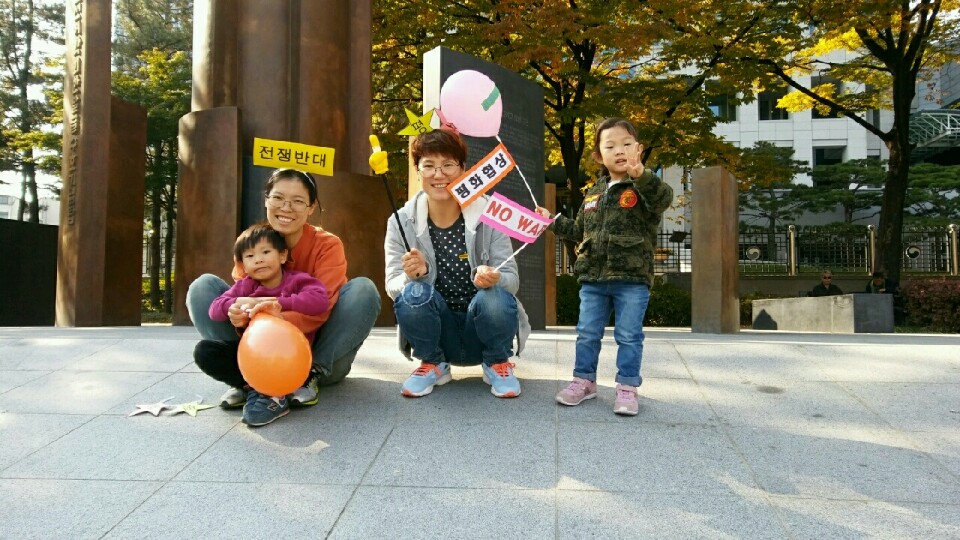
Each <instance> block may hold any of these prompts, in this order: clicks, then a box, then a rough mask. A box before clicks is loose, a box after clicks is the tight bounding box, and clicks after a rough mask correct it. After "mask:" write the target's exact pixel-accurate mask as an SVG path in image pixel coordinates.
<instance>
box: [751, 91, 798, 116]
mask: <svg viewBox="0 0 960 540" xmlns="http://www.w3.org/2000/svg"><path fill="white" fill-rule="evenodd" d="M785 95H787V91H786V90H785V89H780V88H778V89H774V90H764V91H763V92H760V93H759V94H757V106H758V107H759V109H760V120H788V119H789V118H790V113H788V112H787V110H786V109H781V108H780V107H777V101H779V100H780V98H782V97H783V96H785Z"/></svg>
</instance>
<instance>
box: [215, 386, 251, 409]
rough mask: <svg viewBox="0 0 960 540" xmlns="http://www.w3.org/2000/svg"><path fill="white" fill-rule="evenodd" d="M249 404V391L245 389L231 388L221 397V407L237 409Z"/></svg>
mask: <svg viewBox="0 0 960 540" xmlns="http://www.w3.org/2000/svg"><path fill="white" fill-rule="evenodd" d="M246 402H247V391H246V390H244V389H243V388H230V389H229V390H227V391H226V392H224V393H223V395H222V396H220V407H222V408H224V409H236V408H238V407H243V405H244V404H245V403H246Z"/></svg>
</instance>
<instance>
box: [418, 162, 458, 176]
mask: <svg viewBox="0 0 960 540" xmlns="http://www.w3.org/2000/svg"><path fill="white" fill-rule="evenodd" d="M438 170H439V171H442V172H443V174H444V175H445V176H452V175H454V174H457V173H458V172H460V164H459V163H453V162H450V163H444V164H443V165H441V166H439V167H434V166H433V165H424V166H423V167H420V169H419V171H420V174H422V175H423V176H433V175H435V174H437V171H438Z"/></svg>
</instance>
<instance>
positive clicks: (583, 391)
mask: <svg viewBox="0 0 960 540" xmlns="http://www.w3.org/2000/svg"><path fill="white" fill-rule="evenodd" d="M595 397H597V383H595V382H593V381H588V380H586V379H581V378H580V377H574V378H573V381H571V382H570V384H568V385H567V387H566V388H564V389H563V390H561V391H560V393H558V394H557V403H559V404H561V405H569V406H571V407H573V406H574V405H579V404H580V403H582V402H583V401H584V400H586V399H593V398H595Z"/></svg>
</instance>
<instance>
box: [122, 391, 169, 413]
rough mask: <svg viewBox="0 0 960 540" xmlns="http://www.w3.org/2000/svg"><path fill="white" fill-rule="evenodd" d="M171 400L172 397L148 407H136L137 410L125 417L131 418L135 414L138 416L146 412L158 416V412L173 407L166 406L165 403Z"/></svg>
mask: <svg viewBox="0 0 960 540" xmlns="http://www.w3.org/2000/svg"><path fill="white" fill-rule="evenodd" d="M171 399H173V396H170V397H168V398H167V399H165V400H163V401H158V402H156V403H151V404H149V405H137V410H135V411H133V412H132V413H130V414H128V415H127V416H133V415H135V414H140V413H145V412H148V413H150V414H152V415H154V416H160V411H163V410H164V409H169V408H171V407H173V405H167V402H168V401H170V400H171Z"/></svg>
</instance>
